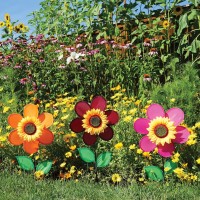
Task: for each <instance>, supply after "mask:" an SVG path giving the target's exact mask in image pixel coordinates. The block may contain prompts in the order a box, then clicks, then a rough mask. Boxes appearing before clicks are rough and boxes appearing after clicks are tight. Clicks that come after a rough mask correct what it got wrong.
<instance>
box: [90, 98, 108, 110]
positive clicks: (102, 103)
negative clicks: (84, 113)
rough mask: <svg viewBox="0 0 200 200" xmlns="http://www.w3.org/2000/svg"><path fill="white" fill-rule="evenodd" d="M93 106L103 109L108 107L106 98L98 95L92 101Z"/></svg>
mask: <svg viewBox="0 0 200 200" xmlns="http://www.w3.org/2000/svg"><path fill="white" fill-rule="evenodd" d="M91 108H96V109H97V108H98V109H100V110H102V111H104V110H105V109H106V100H105V99H104V98H103V97H102V96H96V97H94V98H93V100H92V102H91Z"/></svg>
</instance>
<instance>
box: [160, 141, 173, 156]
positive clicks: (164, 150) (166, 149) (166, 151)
mask: <svg viewBox="0 0 200 200" xmlns="http://www.w3.org/2000/svg"><path fill="white" fill-rule="evenodd" d="M174 150H175V147H174V144H173V143H170V144H167V143H165V144H164V146H162V145H159V146H158V153H159V154H160V155H161V156H162V157H165V158H167V157H171V156H172V154H173V151H174Z"/></svg>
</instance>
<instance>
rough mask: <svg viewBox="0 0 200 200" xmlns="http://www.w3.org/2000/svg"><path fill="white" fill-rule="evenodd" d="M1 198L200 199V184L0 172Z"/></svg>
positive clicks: (24, 199) (98, 199)
mask: <svg viewBox="0 0 200 200" xmlns="http://www.w3.org/2000/svg"><path fill="white" fill-rule="evenodd" d="M0 177H1V178H0V191H1V195H0V200H16V199H19V200H33V199H34V200H35V199H37V200H62V199H66V200H68V199H69V200H129V199H130V200H147V199H148V200H182V199H184V200H186V199H187V200H200V190H199V188H200V187H199V186H200V185H191V184H176V185H168V186H167V185H166V184H162V183H156V182H154V183H149V184H147V185H137V184H132V185H130V186H127V187H125V186H109V185H101V184H95V183H93V182H91V183H88V182H83V181H79V182H74V181H60V180H48V179H45V180H42V181H36V180H34V178H33V175H27V174H21V175H18V174H14V173H12V174H9V173H8V172H1V173H0Z"/></svg>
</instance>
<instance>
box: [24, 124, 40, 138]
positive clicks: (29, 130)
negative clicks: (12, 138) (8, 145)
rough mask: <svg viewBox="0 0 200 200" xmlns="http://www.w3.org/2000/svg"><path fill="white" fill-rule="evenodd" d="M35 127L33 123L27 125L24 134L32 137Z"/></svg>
mask: <svg viewBox="0 0 200 200" xmlns="http://www.w3.org/2000/svg"><path fill="white" fill-rule="evenodd" d="M36 130H37V129H36V126H35V124H34V123H27V124H26V125H25V126H24V132H25V133H26V134H28V135H33V134H34V133H35V132H36Z"/></svg>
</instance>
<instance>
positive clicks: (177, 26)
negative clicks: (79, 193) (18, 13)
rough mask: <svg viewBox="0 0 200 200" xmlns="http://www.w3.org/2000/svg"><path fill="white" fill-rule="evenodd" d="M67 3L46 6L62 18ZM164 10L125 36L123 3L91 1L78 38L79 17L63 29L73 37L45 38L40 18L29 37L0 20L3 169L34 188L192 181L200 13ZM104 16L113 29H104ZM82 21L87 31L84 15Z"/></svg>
mask: <svg viewBox="0 0 200 200" xmlns="http://www.w3.org/2000/svg"><path fill="white" fill-rule="evenodd" d="M66 2H67V1H65V3H64V2H60V3H59V2H57V3H55V2H51V3H49V4H48V6H50V7H51V8H55V9H53V10H52V12H56V11H57V12H58V11H59V12H61V13H62V14H63V13H65V14H66V16H67V13H66V9H69V10H70V9H72V5H71V4H67V3H66ZM47 3H48V2H47V1H43V4H41V6H43V7H42V10H40V12H44V10H45V9H46V7H45V6H44V5H46V6H47ZM90 3H91V2H90ZM57 4H59V5H60V6H61V7H62V8H61V10H58V9H59V8H58V7H57ZM86 4H87V3H86ZM88 5H89V4H87V5H85V4H84V3H83V5H82V6H83V7H84V6H85V7H84V9H86V10H87V9H88ZM158 5H160V4H158ZM158 5H157V6H158ZM74 6H75V5H74ZM76 6H78V5H76ZM146 6H147V5H146ZM151 6H152V5H151ZM160 6H161V5H160ZM168 6H169V8H168V9H163V10H162V12H160V13H159V15H153V14H152V16H154V17H152V18H150V17H149V18H146V17H147V16H150V13H148V15H147V16H146V15H145V16H146V17H144V16H143V18H145V19H150V20H149V23H148V24H147V22H146V20H139V16H140V14H141V13H140V14H138V15H136V17H137V18H136V20H135V23H136V25H137V28H135V29H134V30H132V29H130V30H131V32H130V33H129V32H127V33H126V34H125V38H123V34H122V33H123V31H122V32H120V29H119V27H118V26H117V25H118V23H117V19H119V16H120V17H122V16H121V15H123V13H124V12H125V11H127V13H126V15H125V14H124V18H123V19H124V21H126V20H127V19H128V18H130V17H131V16H132V14H130V12H128V11H131V10H132V9H134V8H136V5H134V4H132V3H127V2H126V1H124V2H122V3H119V4H117V3H116V4H112V3H111V2H110V3H108V5H107V4H105V5H104V4H103V3H102V4H96V3H94V6H93V8H91V9H90V10H89V11H90V14H91V15H92V14H94V19H93V18H92V19H93V20H94V21H93V20H92V23H90V24H89V25H88V26H86V27H84V33H82V32H83V31H82V30H81V29H80V27H77V29H75V28H76V27H75V24H77V22H76V20H77V19H80V17H83V16H82V15H81V16H79V15H78V13H76V14H77V15H75V14H74V16H75V17H77V18H76V20H74V21H73V22H74V24H71V23H70V22H69V24H68V28H67V30H68V31H71V30H72V29H74V30H76V31H75V32H70V35H69V33H68V34H65V31H64V30H63V29H62V28H63V27H60V28H59V27H58V26H56V28H55V27H54V28H55V29H54V28H52V27H51V26H50V25H49V27H48V31H49V32H48V33H47V32H45V31H44V29H43V28H44V27H45V26H46V24H43V21H42V20H41V22H40V23H39V25H38V27H39V29H38V30H39V31H40V32H37V34H35V35H29V36H28V35H27V27H26V26H25V25H24V24H21V23H20V24H14V22H13V23H12V22H11V20H10V15H9V14H5V19H4V21H1V22H0V27H3V30H2V31H3V32H4V39H3V40H2V41H1V42H0V63H1V66H0V67H1V74H0V83H1V86H0V93H1V99H0V112H1V118H0V122H1V126H0V147H1V148H0V151H1V169H3V168H5V169H6V168H9V170H11V171H13V172H16V173H21V172H22V171H23V172H24V171H25V172H28V173H30V174H32V175H33V176H34V177H35V179H36V180H42V179H48V178H50V179H53V180H55V179H61V180H76V181H78V180H83V181H84V180H92V181H94V182H98V183H110V184H113V185H127V184H132V183H140V184H148V183H149V182H151V181H157V182H159V181H162V182H164V183H168V182H176V183H177V182H181V183H182V182H189V183H192V184H196V183H198V182H199V178H200V173H199V169H200V155H199V152H200V146H199V139H200V136H199V131H200V117H199V106H200V96H199V89H200V83H199V75H200V73H199V64H200V63H199V46H200V45H199V44H200V40H199V30H200V26H199V25H200V24H199V13H200V11H199V5H198V4H197V3H196V1H195V2H193V1H191V4H190V6H189V7H179V9H177V6H176V5H175V4H169V5H168ZM111 8H112V9H111ZM114 8H115V9H117V10H118V12H116V10H115V9H114ZM95 9H96V10H95ZM149 9H150V7H149ZM87 11H88V10H87ZM89 11H88V12H89ZM96 11H99V12H100V15H99V18H98V19H96V18H95V16H96V15H95V13H96ZM158 11H159V10H157V11H156V12H158ZM40 12H38V16H40V14H41V13H40ZM59 12H58V13H59ZM152 12H154V11H152ZM128 13H129V14H128ZM110 14H114V15H115V18H113V21H115V22H116V23H113V21H112V23H111V22H110V21H109V20H108V21H105V23H107V24H106V25H105V24H102V20H101V19H105V20H106V19H107V18H106V16H110ZM154 14H155V13H154ZM161 14H162V15H161ZM118 15H119V16H118ZM160 16H162V18H161V17H160ZM45 17H46V18H47V16H45V14H44V16H43V18H44V19H45ZM69 17H70V16H69ZM81 19H82V18H81ZM81 19H80V20H81ZM83 19H84V20H85V22H86V24H87V22H88V21H87V20H88V15H86V16H85V18H84V17H83ZM95 19H96V20H97V21H95ZM34 20H36V18H33V20H32V24H34V22H35V21H34ZM65 20H66V19H65V17H63V18H62V19H60V21H62V22H63V23H64V22H65ZM60 21H58V23H60ZM81 22H82V21H81ZM97 22H99V24H98V26H97V25H96V24H95V23H97ZM65 23H66V22H65ZM111 24H112V26H111ZM113 24H115V25H116V26H114V25H113ZM47 25H48V23H47ZM126 25H127V26H128V22H127V24H125V25H124V26H123V27H126ZM106 27H107V28H108V27H109V28H110V29H109V30H107V29H104V28H106ZM97 28H98V31H97V32H95V31H96V29H97ZM172 30H173V31H172ZM54 31H55V32H54ZM109 31H110V32H109ZM94 33H95V34H96V35H95V34H94ZM127 40H128V41H127ZM138 133H139V134H138ZM142 135H143V136H142Z"/></svg>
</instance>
